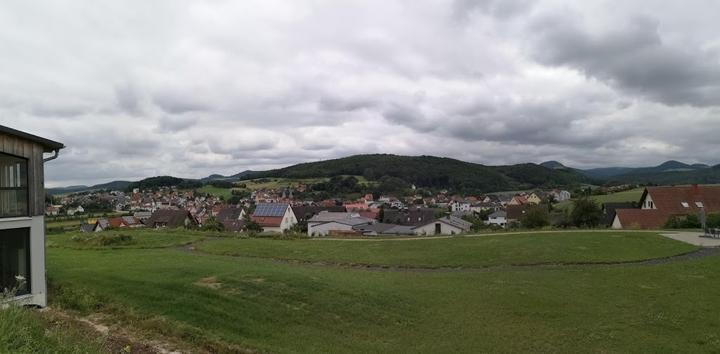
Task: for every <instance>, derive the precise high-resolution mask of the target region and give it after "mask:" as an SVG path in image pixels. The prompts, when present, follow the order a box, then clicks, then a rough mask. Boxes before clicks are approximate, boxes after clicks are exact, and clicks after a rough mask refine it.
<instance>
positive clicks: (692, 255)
mask: <svg viewBox="0 0 720 354" xmlns="http://www.w3.org/2000/svg"><path fill="white" fill-rule="evenodd" d="M208 241H210V242H212V239H206V240H201V241H198V242H195V243H193V244H189V245H185V246H182V247H178V248H177V249H178V250H181V251H183V252H188V253H192V254H198V255H203V256H215V257H228V258H249V259H266V260H270V261H273V262H276V263H283V264H293V265H301V266H311V267H335V268H345V269H357V270H367V271H387V272H478V271H487V270H494V269H502V270H510V269H517V270H521V269H528V268H532V269H538V268H547V269H555V268H566V267H617V266H643V265H660V264H668V263H676V262H686V261H691V260H696V259H701V258H705V257H713V256H717V255H720V247H705V248H700V249H698V250H695V251H691V252H686V253H681V254H677V255H672V256H666V257H656V258H648V259H640V260H629V261H607V262H603V261H601V262H540V263H518V264H509V265H490V266H485V267H422V266H397V265H392V266H391V265H383V264H365V263H349V262H332V261H314V260H312V261H311V260H299V259H283V258H272V257H259V256H237V255H217V254H213V253H208V252H203V251H201V250H198V249H197V247H196V245H197V244H199V243H201V242H208Z"/></svg>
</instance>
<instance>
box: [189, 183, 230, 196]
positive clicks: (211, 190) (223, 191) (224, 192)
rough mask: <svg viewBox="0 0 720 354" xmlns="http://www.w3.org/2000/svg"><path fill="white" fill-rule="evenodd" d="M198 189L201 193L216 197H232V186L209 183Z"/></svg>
mask: <svg viewBox="0 0 720 354" xmlns="http://www.w3.org/2000/svg"><path fill="white" fill-rule="evenodd" d="M197 191H198V192H199V193H206V194H210V195H214V196H216V197H223V198H225V199H229V198H230V197H232V188H218V187H214V186H211V185H209V184H208V185H205V186H203V187H202V188H199V189H198V190H197Z"/></svg>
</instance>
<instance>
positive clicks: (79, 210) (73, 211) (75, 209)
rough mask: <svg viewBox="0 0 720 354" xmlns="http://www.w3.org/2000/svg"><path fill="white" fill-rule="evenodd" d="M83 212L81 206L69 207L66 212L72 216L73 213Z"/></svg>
mask: <svg viewBox="0 0 720 354" xmlns="http://www.w3.org/2000/svg"><path fill="white" fill-rule="evenodd" d="M84 212H85V209H84V208H83V207H82V206H78V207H77V208H69V209H68V210H67V212H66V213H67V214H68V215H69V216H74V215H75V214H82V213H84Z"/></svg>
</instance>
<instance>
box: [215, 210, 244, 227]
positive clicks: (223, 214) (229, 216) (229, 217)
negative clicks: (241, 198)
mask: <svg viewBox="0 0 720 354" xmlns="http://www.w3.org/2000/svg"><path fill="white" fill-rule="evenodd" d="M240 213H242V209H241V208H236V207H227V208H222V209H220V212H219V213H218V214H217V219H218V221H220V222H221V223H223V224H224V223H225V221H237V220H239V219H240Z"/></svg>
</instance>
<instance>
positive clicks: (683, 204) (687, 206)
mask: <svg viewBox="0 0 720 354" xmlns="http://www.w3.org/2000/svg"><path fill="white" fill-rule="evenodd" d="M680 204H682V206H683V208H689V207H690V204H688V203H687V202H682V203H680Z"/></svg>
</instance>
